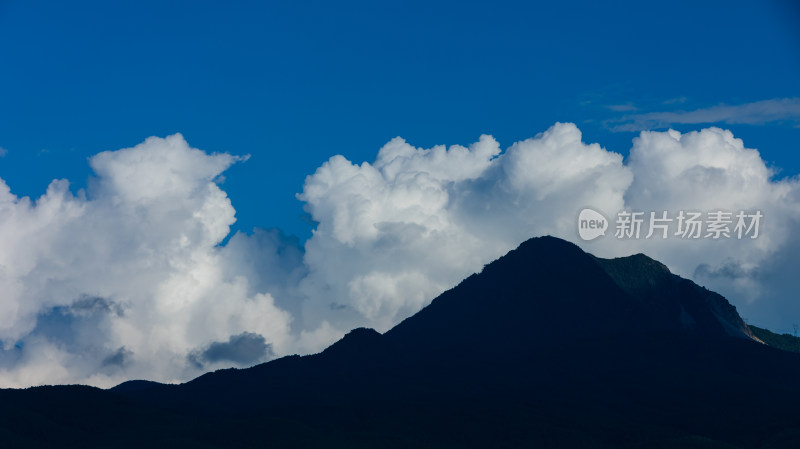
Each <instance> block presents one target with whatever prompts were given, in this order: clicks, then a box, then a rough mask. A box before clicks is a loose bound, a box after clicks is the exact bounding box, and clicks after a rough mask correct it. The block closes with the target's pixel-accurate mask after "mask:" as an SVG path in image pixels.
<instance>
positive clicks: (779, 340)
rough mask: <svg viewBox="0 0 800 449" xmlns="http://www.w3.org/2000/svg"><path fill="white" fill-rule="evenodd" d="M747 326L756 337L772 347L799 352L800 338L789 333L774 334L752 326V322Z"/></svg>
mask: <svg viewBox="0 0 800 449" xmlns="http://www.w3.org/2000/svg"><path fill="white" fill-rule="evenodd" d="M748 327H749V328H750V330H751V331H752V332H753V335H754V336H755V337H756V338H758V339H759V340H761V341H763V342H764V343H766V344H768V345H770V346H772V347H773V348H778V349H783V350H784V351H791V352H798V353H800V338H798V337H796V336H794V335H791V334H776V333H774V332H772V331H769V330H767V329H763V328H760V327H756V326H753V325H752V324H750V325H749V326H748Z"/></svg>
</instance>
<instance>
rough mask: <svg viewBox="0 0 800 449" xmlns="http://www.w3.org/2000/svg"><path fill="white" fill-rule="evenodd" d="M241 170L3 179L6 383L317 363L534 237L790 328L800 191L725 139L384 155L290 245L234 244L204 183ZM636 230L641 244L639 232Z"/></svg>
mask: <svg viewBox="0 0 800 449" xmlns="http://www.w3.org/2000/svg"><path fill="white" fill-rule="evenodd" d="M238 160H240V158H237V157H234V156H231V155H227V154H208V153H205V152H203V151H200V150H197V149H193V148H191V147H189V145H188V144H187V143H186V142H185V141H184V140H183V138H182V137H181V136H180V135H175V136H170V137H168V138H166V139H158V138H150V139H148V140H146V141H145V142H144V143H142V144H140V145H138V146H136V147H134V148H129V149H123V150H119V151H112V152H106V153H101V154H99V155H97V156H95V157H93V158H92V159H91V160H90V163H91V165H92V168H93V169H94V171H95V173H96V179H95V180H94V181H93V182H92V183H91V184H90V188H89V189H88V191H87V192H77V193H74V194H73V193H72V192H71V191H70V190H69V186H68V183H67V182H66V181H64V180H57V181H54V182H53V183H52V184H51V185H50V187H49V189H48V190H47V193H46V194H45V195H43V196H42V197H41V198H39V199H37V200H35V201H32V200H30V199H28V198H18V197H16V196H14V195H13V194H12V193H11V191H10V189H9V187H8V186H6V184H5V183H2V182H0V247H2V251H0V291H2V292H3V293H2V296H1V297H0V340H1V341H2V344H3V347H2V349H0V384H2V386H15V385H16V386H22V385H32V384H39V383H56V382H86V383H91V384H95V385H102V386H107V385H111V384H114V383H116V382H119V381H121V380H125V379H130V378H147V379H152V380H160V381H177V380H186V379H189V378H191V377H193V376H195V375H197V374H199V373H200V372H201V371H202V370H206V369H215V368H220V367H224V366H231V365H237V366H246V365H249V364H253V363H258V362H260V361H264V360H267V359H269V358H271V357H273V356H281V355H285V354H289V353H294V352H297V353H309V352H315V351H318V350H320V349H322V348H324V347H325V346H326V345H328V344H330V343H331V342H332V341H334V340H335V339H336V338H339V337H340V336H342V335H343V334H344V333H345V332H346V331H348V330H349V329H352V328H354V327H358V326H369V327H374V328H377V329H378V330H381V331H383V330H386V329H388V328H390V327H391V326H393V325H394V324H396V323H398V322H399V321H400V320H402V319H403V318H405V317H407V316H409V315H411V314H413V313H415V312H416V311H418V310H419V309H420V308H422V307H423V306H424V305H426V304H427V303H428V302H429V301H430V300H431V299H432V298H434V297H435V296H436V295H438V294H439V293H441V292H442V291H443V290H445V289H447V288H450V287H451V286H453V285H454V284H456V283H457V282H458V281H460V280H461V279H463V278H464V277H466V276H468V275H469V274H471V273H473V272H476V271H480V269H481V268H482V266H483V265H484V264H486V263H488V262H490V261H492V260H494V259H495V258H497V257H499V256H501V255H503V254H504V253H505V252H507V251H509V250H510V249H512V248H514V247H515V246H517V245H518V244H519V243H521V242H522V241H524V240H526V239H528V238H530V237H532V236H537V235H545V234H550V235H555V236H559V237H562V238H565V239H568V240H571V241H574V242H576V243H578V244H579V245H581V246H582V247H583V248H584V249H586V250H587V251H590V252H592V253H595V254H597V255H600V256H606V257H610V256H621V255H628V254H632V253H637V252H644V253H646V254H649V255H651V256H652V257H655V258H657V259H659V260H661V261H663V262H665V263H666V264H667V265H668V266H669V267H670V269H672V270H673V271H674V272H676V273H678V274H681V275H683V276H686V277H689V278H692V279H695V280H696V281H698V282H700V283H701V284H704V285H707V286H709V287H710V288H713V289H716V290H719V291H721V292H722V293H723V294H725V295H726V296H728V297H729V298H730V299H731V300H733V301H734V303H735V304H737V305H738V306H739V307H740V309H744V310H745V311H746V313H745V315H746V316H749V317H750V318H751V321H752V319H755V320H756V321H757V320H759V319H762V320H773V321H772V322H778V321H779V320H780V319H784V318H781V316H777V315H775V313H774V311H775V310H779V309H780V310H782V311H784V314H786V311H792V312H796V313H800V307H798V305H797V304H795V303H794V301H793V298H792V297H790V296H789V295H790V294H791V293H790V292H793V290H794V289H795V288H796V280H795V278H794V275H793V274H792V269H793V268H792V267H793V266H794V265H793V264H794V260H796V251H795V250H797V249H798V248H800V239H798V238H797V237H796V236H795V235H794V234H793V230H794V229H796V228H797V225H798V222H800V181H798V180H797V179H776V178H775V174H774V173H773V172H772V171H771V170H770V169H769V168H768V167H767V166H766V165H765V164H764V162H763V160H762V159H761V157H760V155H759V154H758V152H757V151H756V150H754V149H749V148H747V147H746V146H745V145H744V143H743V142H742V141H741V140H739V139H736V138H735V137H734V136H733V135H732V134H731V133H730V132H729V131H725V130H722V129H718V128H708V129H704V130H702V131H696V132H690V133H685V134H681V133H678V132H676V131H673V130H669V131H666V132H643V133H641V135H640V136H639V137H638V138H636V139H635V140H634V142H633V147H632V149H631V152H630V156H629V158H628V160H627V161H626V160H624V159H623V157H622V156H621V155H620V154H617V153H613V152H610V151H607V150H605V149H604V148H602V147H601V146H600V145H598V144H594V143H585V142H583V140H582V135H581V132H580V130H579V129H578V128H577V127H576V126H575V125H573V124H569V123H557V124H555V125H554V126H552V127H551V128H550V129H548V130H546V131H544V132H542V133H540V134H538V135H536V136H535V137H532V138H530V139H526V140H523V141H520V142H516V143H513V144H512V145H510V146H509V147H507V148H506V149H505V151H503V150H502V149H501V146H500V144H499V142H497V141H496V140H494V139H493V138H492V137H491V136H481V137H480V138H479V139H478V141H477V142H475V143H473V144H472V145H469V146H459V145H454V146H451V147H445V146H437V147H434V148H430V149H424V148H416V147H414V146H412V145H410V144H409V143H407V142H406V141H404V140H403V139H400V138H395V139H393V140H391V141H389V142H388V143H387V144H386V145H385V146H384V147H383V148H381V149H380V151H379V152H378V154H377V157H376V159H375V160H374V161H373V162H363V163H360V164H356V163H353V162H351V161H348V160H347V159H345V158H344V157H342V156H334V157H332V158H330V159H329V160H328V161H327V162H325V163H324V164H322V166H320V167H319V168H318V169H317V170H316V172H315V173H313V174H311V175H309V176H308V177H307V178H306V180H305V184H304V185H303V190H302V192H301V193H300V194H299V195H298V198H299V199H300V200H301V201H303V202H304V203H305V208H306V211H307V212H308V214H309V215H310V216H311V217H312V218H313V220H314V221H315V222H317V223H318V225H317V227H316V229H315V230H314V233H313V236H312V237H311V238H310V239H309V240H308V241H307V242H305V244H304V245H303V244H302V243H301V242H300V241H298V240H297V239H296V238H294V237H291V236H287V235H285V234H283V233H282V232H281V231H280V230H277V229H270V230H261V229H256V230H254V231H253V232H252V233H249V234H246V233H237V234H235V235H233V236H232V237H231V238H230V239H229V240H228V242H227V243H226V244H225V245H224V246H223V245H221V244H220V242H222V241H224V239H225V237H226V236H227V235H228V233H229V231H230V225H231V224H232V223H233V221H234V209H233V207H232V205H231V203H230V201H229V200H228V198H227V196H226V195H225V193H224V191H222V189H221V188H220V186H219V185H218V184H217V183H216V182H215V181H218V180H219V179H220V176H221V173H223V171H224V170H225V169H226V168H228V167H229V166H230V165H231V164H233V163H236V162H237V161H238ZM585 207H591V208H593V209H595V210H597V211H600V212H601V213H603V214H604V215H605V216H606V217H608V218H609V219H611V220H613V219H614V218H615V217H614V214H616V213H617V212H619V211H623V210H629V211H645V212H648V211H654V212H655V211H667V212H668V213H669V214H670V215H671V216H673V217H674V216H675V214H677V212H678V211H680V210H693V211H702V212H709V211H713V210H726V211H738V210H747V211H755V210H759V211H761V212H762V213H763V216H764V218H763V222H762V228H761V235H760V236H759V238H758V239H749V238H748V239H741V240H740V239H735V238H734V239H722V240H714V239H699V240H687V239H680V238H675V237H674V236H672V237H671V238H668V239H660V238H651V239H644V238H641V239H638V240H637V239H617V238H615V237H614V236H613V233H614V229H613V226H612V227H611V228H610V229H609V233H607V235H606V236H605V237H603V238H599V239H596V240H593V241H591V242H582V241H580V240H579V237H578V233H577V217H578V214H579V212H580V210H581V209H583V208H585ZM643 235H644V234H643Z"/></svg>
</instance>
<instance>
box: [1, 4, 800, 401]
mask: <svg viewBox="0 0 800 449" xmlns="http://www.w3.org/2000/svg"><path fill="white" fill-rule="evenodd" d="M557 122H558V123H557ZM670 128H672V129H674V130H677V131H668V130H669V129H670ZM176 133H180V134H181V135H182V136H181V135H177V134H176ZM640 133H641V134H640ZM398 136H399V137H401V138H402V139H401V138H398ZM640 136H641V137H640ZM403 139H405V140H403ZM738 139H741V140H738ZM595 143H596V144H599V145H596V144H595ZM798 143H800V7H799V6H797V3H796V2H793V1H790V0H767V1H761V2H742V1H725V2H722V1H697V0H695V1H677V2H660V3H645V2H634V1H630V2H589V1H572V2H569V1H560V2H548V3H533V2H491V3H490V2H483V3H478V2H468V1H459V2H430V1H426V2H226V3H222V2H203V1H191V2H189V1H186V2H164V1H159V2H152V1H136V2H100V1H96V2H90V1H74V2H55V1H50V2H46V1H22V0H0V387H8V386H29V385H37V384H55V383H76V382H80V383H87V384H91V385H97V386H102V387H108V386H112V385H115V384H117V383H119V382H122V381H124V380H128V379H134V378H136V379H141V378H146V379H151V380H157V381H163V382H178V381H185V380H188V379H191V378H193V377H196V376H197V375H199V374H201V373H202V372H204V371H208V370H213V369H218V368H225V367H230V366H239V367H242V366H250V365H253V364H256V363H260V362H263V361H266V360H269V359H270V358H273V357H279V356H283V355H287V354H293V353H299V354H307V353H313V352H317V351H319V350H321V349H322V348H324V347H326V346H327V345H329V344H330V343H332V342H333V341H335V340H336V339H338V338H340V337H341V336H342V335H344V333H345V332H347V331H349V330H350V329H353V328H355V327H359V326H364V327H372V328H375V329H377V330H378V331H381V332H383V331H385V330H387V329H389V328H391V327H392V326H393V325H395V324H397V323H398V322H400V321H401V320H402V319H404V318H405V317H408V316H410V315H411V314H413V313H415V312H416V311H418V310H420V308H422V307H424V306H425V305H426V304H427V303H428V302H429V301H430V300H432V299H433V298H434V297H436V296H437V295H439V294H440V293H441V292H443V291H445V290H446V289H448V288H450V287H452V286H453V285H456V284H457V283H458V282H459V281H461V280H462V279H464V278H465V277H467V276H469V275H470V274H472V273H474V272H477V271H480V270H481V268H482V267H483V266H484V265H485V264H487V263H489V262H491V261H492V260H494V259H496V258H498V257H500V256H502V255H503V254H505V253H506V252H508V251H509V250H511V249H513V248H515V247H516V246H517V245H519V244H520V243H521V242H523V241H524V240H526V239H528V238H530V237H533V236H538V235H547V234H549V235H554V236H558V237H561V238H564V239H567V240H570V241H572V242H574V243H576V244H578V245H580V246H581V247H582V248H583V249H584V250H586V251H588V252H591V253H592V254H596V255H598V256H600V257H618V256H625V255H630V254H635V253H640V252H641V253H645V254H648V255H650V256H651V257H653V258H655V259H657V260H659V261H661V262H663V263H665V264H666V265H667V266H668V267H669V269H670V270H672V271H673V272H674V273H676V274H678V275H680V276H683V277H685V278H688V279H691V280H693V281H695V282H697V283H698V284H700V285H703V286H705V287H708V288H709V289H711V290H714V291H718V292H720V293H721V294H723V295H724V296H725V297H726V298H728V299H729V300H730V301H731V303H733V304H734V305H735V306H736V307H737V308H738V310H739V312H740V314H741V315H742V316H743V317H744V318H745V319H747V320H749V322H750V323H753V324H757V325H762V326H765V327H768V328H770V329H773V330H778V331H783V332H791V330H792V328H793V324H796V323H798V322H800V302H798V301H797V300H796V295H797V293H796V292H797V291H798V288H797V287H798V286H797V267H798V263H799V260H800V259H799V257H800V256H798V254H800V234H797V233H796V230H797V229H800V176H798V174H800V153H799V152H798V149H800V148H798ZM436 145H447V146H448V147H447V149H445V147H441V146H440V147H435V146H436ZM756 150H757V151H756ZM245 155H249V158H248V159H247V160H244V158H242V157H238V156H245ZM337 155H339V156H337ZM60 179H66V180H69V182H70V185H69V186H67V185H66V183H64V182H60V181H55V182H54V181H53V180H60ZM6 187H8V188H9V189H10V191H11V193H9V192H8V189H7V188H6ZM87 192H88V193H87ZM298 194H299V197H298ZM25 197H30V200H28V199H26V198H25ZM585 207H591V208H592V209H593V210H596V211H599V212H601V213H603V214H605V215H604V216H605V217H606V218H608V219H609V221H611V220H612V219H613V217H614V214H616V213H618V212H619V211H622V210H634V211H640V212H642V213H643V214H644V213H646V212H648V211H652V212H656V211H664V212H667V211H668V212H669V213H670V214H671V216H673V217H674V216H676V215H677V213H678V211H679V210H687V211H692V210H693V211H700V212H703V213H711V212H712V211H722V210H725V211H733V212H736V211H748V213H755V212H756V211H758V212H759V213H763V223H761V228H760V229H761V231H760V236H759V238H758V239H750V238H745V239H736V238H729V239H722V240H715V239H712V238H703V239H698V240H689V239H682V238H681V237H675V234H673V235H671V236H670V238H669V239H667V238H664V239H657V238H652V239H644V238H643V239H627V240H626V239H617V238H615V237H614V236H613V234H614V232H613V229H609V231H610V232H608V233H607V235H606V236H603V237H600V238H597V239H595V240H592V241H582V240H581V239H579V238H578V233H577V227H576V223H577V218H578V216H579V215H578V214H579V212H580V211H581V210H582V209H583V208H585ZM312 231H313V232H312ZM291 235H295V236H297V238H293V237H291ZM541 300H557V298H542V299H541Z"/></svg>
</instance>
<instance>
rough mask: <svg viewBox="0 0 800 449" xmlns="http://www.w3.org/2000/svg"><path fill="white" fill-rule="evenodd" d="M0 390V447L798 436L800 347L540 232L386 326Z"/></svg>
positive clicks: (713, 297) (621, 262)
mask: <svg viewBox="0 0 800 449" xmlns="http://www.w3.org/2000/svg"><path fill="white" fill-rule="evenodd" d="M0 404H2V405H0V443H5V444H3V445H2V447H141V446H147V447H210V448H214V447H280V448H284V447H296V448H304V447H325V448H331V447H348V448H377V447H385V448H489V447H491V448H517V447H546V448H549V447H562V448H572V447H575V448H639V447H642V448H682V447H691V448H782V447H786V448H789V447H792V448H796V447H800V411H799V410H798V409H800V355H798V354H796V353H791V352H787V351H782V350H778V349H775V348H772V347H769V346H768V345H765V344H764V343H762V342H761V340H759V339H758V338H756V337H755V336H754V334H753V333H752V331H751V330H750V329H749V328H748V326H747V325H746V324H745V323H744V321H743V320H742V319H741V317H740V316H739V315H738V313H737V312H736V309H735V307H733V306H732V305H731V304H729V303H728V301H727V300H725V298H723V297H722V296H720V295H718V294H716V293H713V292H711V291H708V290H706V289H704V288H702V287H700V286H698V285H696V284H694V283H692V282H691V281H688V280H686V279H682V278H680V277H678V276H676V275H674V274H672V273H670V272H669V270H668V269H667V268H666V267H665V266H664V265H662V264H660V263H659V262H657V261H655V260H652V259H650V258H648V257H647V256H644V255H641V254H637V255H634V256H630V257H624V258H618V259H601V258H597V257H594V256H592V255H590V254H587V253H585V252H584V251H582V250H581V249H580V248H578V247H577V246H575V245H573V244H571V243H568V242H565V241H563V240H559V239H556V238H553V237H541V238H534V239H531V240H528V241H526V242H524V243H523V244H522V245H520V246H519V247H518V248H517V249H515V250H513V251H511V252H509V253H508V254H507V255H505V256H503V257H501V258H500V259H498V260H496V261H494V262H492V263H490V264H488V265H486V266H485V267H484V268H483V270H482V271H481V272H480V273H477V274H474V275H472V276H470V277H468V278H467V279H465V280H463V281H462V282H461V283H460V284H459V285H457V286H455V287H454V288H452V289H450V290H448V291H446V292H444V293H443V294H441V295H440V296H439V297H437V298H435V299H434V300H433V301H432V302H431V303H430V304H429V305H428V306H427V307H425V308H423V309H422V310H421V311H420V312H418V313H417V314H415V315H413V316H411V317H409V318H407V319H406V320H404V321H403V322H401V323H400V324H398V325H397V326H395V327H394V328H392V329H391V330H389V331H387V332H386V333H385V334H380V333H379V332H377V331H375V330H372V329H365V328H359V329H354V330H352V331H351V332H349V333H348V334H347V335H345V336H344V337H343V338H342V339H341V340H339V341H338V342H336V343H334V344H333V345H331V346H330V347H328V348H327V349H325V350H324V351H322V352H321V353H319V354H314V355H310V356H303V357H300V356H288V357H283V358H280V359H277V360H274V361H271V362H268V363H264V364H261V365H258V366H255V367H252V368H248V369H226V370H220V371H216V372H213V373H207V374H205V375H203V376H200V377H198V378H196V379H194V380H192V381H190V382H187V383H185V384H181V385H164V384H159V383H155V382H147V381H131V382H125V383H123V384H121V385H118V386H117V387H114V388H112V389H110V390H100V389H96V388H91V387H83V386H59V387H38V388H31V389H27V390H1V391H0Z"/></svg>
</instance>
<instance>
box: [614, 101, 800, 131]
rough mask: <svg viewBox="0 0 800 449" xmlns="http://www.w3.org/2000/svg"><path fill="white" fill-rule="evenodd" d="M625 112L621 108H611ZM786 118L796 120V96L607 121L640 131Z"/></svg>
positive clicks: (799, 111) (799, 118) (799, 112)
mask: <svg viewBox="0 0 800 449" xmlns="http://www.w3.org/2000/svg"><path fill="white" fill-rule="evenodd" d="M614 110H616V111H619V112H625V110H623V109H614ZM778 121H787V122H790V123H793V124H795V125H797V124H798V123H800V98H775V99H771V100H761V101H755V102H752V103H744V104H739V105H725V104H722V105H717V106H712V107H709V108H701V109H696V110H692V111H670V112H647V113H643V114H633V115H628V116H625V117H622V118H620V119H617V120H612V121H610V122H609V124H610V125H611V129H612V130H616V131H642V130H648V129H657V128H665V127H668V126H671V125H676V124H697V123H724V124H728V125H736V124H748V125H762V124H765V123H770V122H778Z"/></svg>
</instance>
